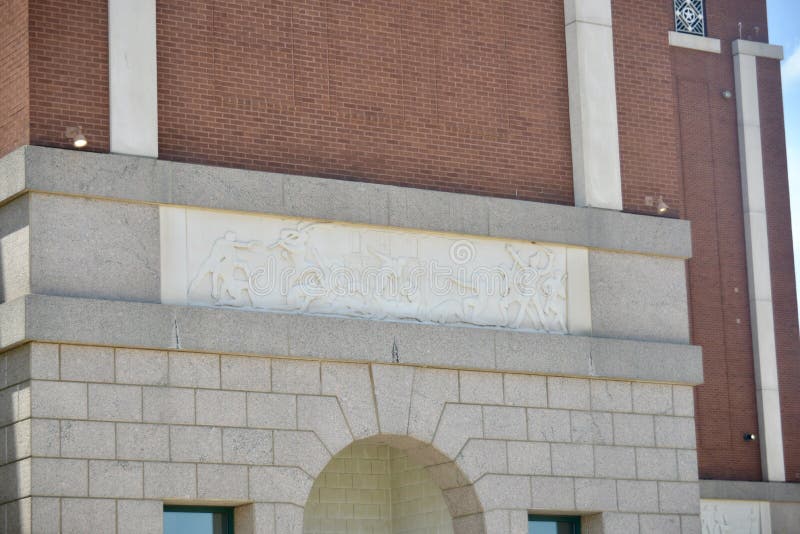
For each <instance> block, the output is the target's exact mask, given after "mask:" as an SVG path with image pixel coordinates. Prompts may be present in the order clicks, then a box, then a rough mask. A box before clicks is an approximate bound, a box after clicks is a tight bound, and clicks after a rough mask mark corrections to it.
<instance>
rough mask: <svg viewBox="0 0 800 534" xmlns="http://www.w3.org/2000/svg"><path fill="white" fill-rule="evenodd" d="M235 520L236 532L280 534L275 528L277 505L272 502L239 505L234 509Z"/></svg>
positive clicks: (240, 533)
mask: <svg viewBox="0 0 800 534" xmlns="http://www.w3.org/2000/svg"><path fill="white" fill-rule="evenodd" d="M233 522H234V529H233V530H234V532H236V534H278V531H276V530H275V505H274V504H271V503H260V502H257V503H253V504H246V505H244V506H237V507H236V508H235V509H234V511H233ZM301 526H302V525H301ZM298 534H302V531H301V532H299V533H298Z"/></svg>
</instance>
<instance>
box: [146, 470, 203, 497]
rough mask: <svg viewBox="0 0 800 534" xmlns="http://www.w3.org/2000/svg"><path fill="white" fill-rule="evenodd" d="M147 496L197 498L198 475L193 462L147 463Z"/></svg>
mask: <svg viewBox="0 0 800 534" xmlns="http://www.w3.org/2000/svg"><path fill="white" fill-rule="evenodd" d="M144 496H145V498H156V499H158V498H162V499H195V498H197V476H196V469H195V466H194V465H193V464H178V463H149V462H148V463H145V464H144Z"/></svg>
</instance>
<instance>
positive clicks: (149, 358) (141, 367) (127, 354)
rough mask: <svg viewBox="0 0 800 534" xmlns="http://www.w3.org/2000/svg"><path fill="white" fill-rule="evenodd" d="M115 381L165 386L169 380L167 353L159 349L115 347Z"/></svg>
mask: <svg viewBox="0 0 800 534" xmlns="http://www.w3.org/2000/svg"><path fill="white" fill-rule="evenodd" d="M114 357H115V359H116V377H117V382H119V383H121V384H141V385H143V386H166V385H167V383H168V380H169V378H168V377H169V361H168V359H167V353H166V352H164V351H159V350H137V349H116V351H115V354H114Z"/></svg>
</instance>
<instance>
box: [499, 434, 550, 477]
mask: <svg viewBox="0 0 800 534" xmlns="http://www.w3.org/2000/svg"><path fill="white" fill-rule="evenodd" d="M508 472H509V474H512V475H549V474H551V472H552V468H551V465H550V445H548V444H547V443H530V442H526V441H509V442H508Z"/></svg>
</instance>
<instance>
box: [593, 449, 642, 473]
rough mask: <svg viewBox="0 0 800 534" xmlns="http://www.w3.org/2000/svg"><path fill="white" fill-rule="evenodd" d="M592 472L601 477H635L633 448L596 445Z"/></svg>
mask: <svg viewBox="0 0 800 534" xmlns="http://www.w3.org/2000/svg"><path fill="white" fill-rule="evenodd" d="M594 474H595V476H597V477H601V478H636V454H635V452H634V448H633V447H605V446H602V445H598V446H596V447H595V448H594Z"/></svg>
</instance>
